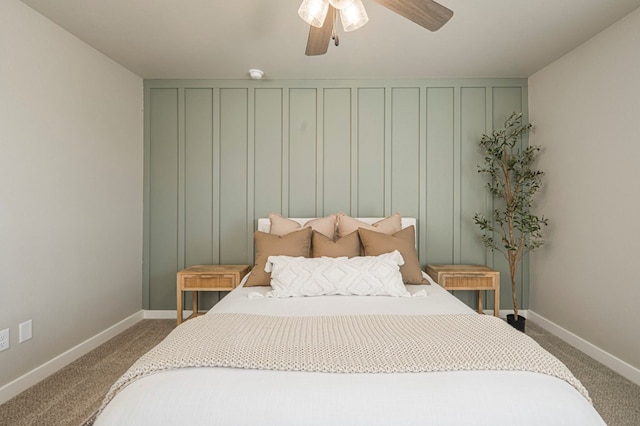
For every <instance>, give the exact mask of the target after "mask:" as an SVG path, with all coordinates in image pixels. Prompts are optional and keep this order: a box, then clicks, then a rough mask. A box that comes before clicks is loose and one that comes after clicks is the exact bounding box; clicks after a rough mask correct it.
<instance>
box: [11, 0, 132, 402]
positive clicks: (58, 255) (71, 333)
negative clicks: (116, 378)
mask: <svg viewBox="0 0 640 426" xmlns="http://www.w3.org/2000/svg"><path fill="white" fill-rule="evenodd" d="M142 103H143V91H142V79H140V78H139V77H137V76H136V75H134V74H132V73H131V72H129V71H127V70H126V69H124V68H123V67H121V66H120V65H118V64H116V63H115V62H113V61H112V60H110V59H109V58H107V57H105V56H104V55H102V54H101V53H99V52H97V51H96V50H95V49H93V48H91V47H89V46H88V45H86V44H85V43H83V42H81V41H79V40H78V39H77V38H75V37H74V36H72V35H71V34H69V33H68V32H66V31H64V30H63V29H61V28H60V27H58V26H57V25H55V24H54V23H52V22H51V21H49V20H47V19H46V18H44V17H42V16H41V15H39V14H38V13H36V12H35V11H33V10H32V9H30V8H29V7H27V6H26V5H24V4H23V3H21V2H19V1H17V0H2V1H0V330H1V329H5V328H9V329H10V332H11V339H10V342H11V347H10V349H9V350H6V351H3V352H0V390H2V387H3V385H6V384H7V383H9V382H11V381H12V380H14V379H16V378H17V377H19V376H21V375H23V374H25V373H27V372H29V371H30V370H32V369H34V368H35V367H37V366H40V365H41V364H43V363H45V362H47V361H49V360H51V359H53V358H54V357H56V356H58V355H60V354H61V353H63V352H65V351H67V350H69V349H70V348H73V347H74V346H76V345H78V344H80V343H81V342H84V341H85V340H87V339H89V338H90V337H93V336H95V335H97V334H98V333H100V332H103V331H104V330H106V329H108V328H109V327H111V326H113V325H114V324H116V323H118V322H119V321H122V320H123V319H125V318H127V317H130V316H131V315H133V314H135V313H138V312H139V311H140V309H141V282H142V277H141V270H142V268H141V261H142V203H143V194H142V188H143V185H142V176H143V157H142V156H143V135H142V133H143V119H142ZM29 319H31V320H33V338H32V339H31V340H29V341H27V342H24V343H22V344H20V343H18V324H19V323H21V322H23V321H26V320H29ZM0 402H2V401H0Z"/></svg>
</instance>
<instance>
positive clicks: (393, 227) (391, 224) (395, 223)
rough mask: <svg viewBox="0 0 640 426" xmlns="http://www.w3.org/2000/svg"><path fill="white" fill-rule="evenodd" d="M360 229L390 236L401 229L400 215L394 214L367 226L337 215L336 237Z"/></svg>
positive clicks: (343, 215) (346, 216)
mask: <svg viewBox="0 0 640 426" xmlns="http://www.w3.org/2000/svg"><path fill="white" fill-rule="evenodd" d="M360 228H364V229H369V230H371V231H376V232H382V233H383V234H388V235H392V234H395V233H396V232H398V231H400V230H401V229H402V217H401V216H400V213H394V214H392V215H391V216H388V217H385V218H384V219H381V220H379V221H377V222H376V223H374V224H372V225H369V224H368V223H366V222H363V221H361V220H358V219H354V218H352V217H351V216H348V215H346V214H344V213H342V212H340V213H338V237H343V236H345V235H349V234H350V233H352V232H355V231H357V230H358V229H360Z"/></svg>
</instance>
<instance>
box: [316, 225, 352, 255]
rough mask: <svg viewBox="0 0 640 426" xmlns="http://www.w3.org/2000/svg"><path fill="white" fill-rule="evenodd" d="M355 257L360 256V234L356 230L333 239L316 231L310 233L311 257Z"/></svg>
mask: <svg viewBox="0 0 640 426" xmlns="http://www.w3.org/2000/svg"><path fill="white" fill-rule="evenodd" d="M322 256H326V257H349V258H351V257H355V256H360V236H359V235H358V233H357V232H352V233H350V234H349V235H345V236H344V237H342V238H340V239H338V241H335V242H334V241H333V240H331V239H329V238H327V237H326V236H324V235H322V234H321V233H320V232H318V231H313V234H312V235H311V257H322Z"/></svg>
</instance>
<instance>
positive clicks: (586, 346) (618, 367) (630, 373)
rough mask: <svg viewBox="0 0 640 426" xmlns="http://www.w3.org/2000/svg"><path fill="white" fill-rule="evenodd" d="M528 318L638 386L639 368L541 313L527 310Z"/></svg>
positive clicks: (639, 384)
mask: <svg viewBox="0 0 640 426" xmlns="http://www.w3.org/2000/svg"><path fill="white" fill-rule="evenodd" d="M529 319H530V320H531V321H533V322H535V323H536V324H537V325H539V326H540V327H542V328H544V329H545V330H547V331H548V332H549V333H552V334H553V335H555V336H557V337H559V338H560V339H562V340H564V341H565V342H567V343H568V344H570V345H571V346H573V347H575V348H576V349H578V350H580V351H582V352H584V353H585V354H587V355H589V356H590V357H591V358H593V359H595V360H596V361H598V362H600V363H601V364H604V365H605V366H607V367H609V368H610V369H612V370H613V371H615V372H616V373H618V374H620V375H621V376H622V377H624V378H626V379H628V380H630V381H632V382H633V383H635V384H636V385H638V386H640V369H638V368H636V367H634V366H632V365H631V364H628V363H627V362H625V361H623V360H621V359H619V358H617V357H615V356H614V355H611V354H610V353H608V352H607V351H604V350H602V349H600V348H599V347H597V346H596V345H594V344H592V343H590V342H588V341H586V340H585V339H583V338H582V337H580V336H577V335H575V334H573V333H572V332H570V331H569V330H567V329H565V328H562V327H561V326H559V325H558V324H556V323H554V322H553V321H550V320H548V319H547V318H545V317H543V316H542V315H539V314H536V313H535V312H533V311H529Z"/></svg>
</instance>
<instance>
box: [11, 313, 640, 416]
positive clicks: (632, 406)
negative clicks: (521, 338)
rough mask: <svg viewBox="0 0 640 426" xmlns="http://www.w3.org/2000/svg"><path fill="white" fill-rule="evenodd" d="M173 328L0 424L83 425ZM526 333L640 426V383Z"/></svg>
mask: <svg viewBox="0 0 640 426" xmlns="http://www.w3.org/2000/svg"><path fill="white" fill-rule="evenodd" d="M174 327H175V321H174V320H143V321H141V322H139V323H138V324H136V325H134V326H132V327H131V328H129V329H127V330H125V331H124V332H122V333H121V334H119V335H118V336H116V337H114V338H113V339H111V340H110V341H108V342H107V343H105V344H104V345H102V346H100V347H98V348H97V349H95V350H93V351H92V352H90V353H88V354H87V355H85V356H83V357H81V358H79V359H78V360H77V361H75V362H73V363H72V364H70V365H69V366H67V367H65V368H63V369H62V370H60V371H59V372H57V373H56V374H54V375H52V376H51V377H49V378H47V379H45V380H43V381H42V382H40V383H38V384H37V385H35V386H33V387H32V388H30V389H27V390H26V391H25V392H23V393H21V394H20V395H18V396H16V397H15V398H13V399H11V400H10V401H8V402H7V403H5V404H3V405H0V425H2V426H27V425H29V426H33V425H37V426H47V425H55V426H58V425H60V426H66V425H68V426H79V425H81V424H82V423H83V422H84V421H85V420H86V419H88V418H90V417H91V415H92V414H93V413H94V412H95V411H96V410H97V409H98V407H99V406H100V403H101V402H102V398H103V397H104V395H105V394H106V393H107V391H108V390H109V388H110V387H111V384H112V383H113V382H115V381H116V379H117V378H118V377H120V375H121V374H123V373H124V372H125V371H126V370H127V368H128V367H129V366H130V365H131V364H132V363H133V362H134V361H135V360H136V359H138V358H139V357H140V356H141V355H142V354H144V353H145V352H146V351H147V350H149V349H150V348H151V347H153V346H154V345H156V344H157V343H158V342H159V341H160V340H162V339H163V338H164V336H166V335H167V334H168V333H169V332H170V331H171V330H172V329H173V328H174ZM527 334H529V335H530V336H531V337H533V338H534V339H536V340H537V341H538V342H539V343H540V344H541V345H542V346H543V347H544V348H545V349H547V350H548V351H549V352H551V353H553V354H554V355H556V356H557V357H558V358H559V359H560V360H561V361H563V362H564V363H565V364H566V365H567V366H568V367H569V369H570V370H571V371H572V372H573V373H574V375H575V376H576V377H577V378H578V379H579V380H580V381H581V382H582V384H583V385H584V386H585V387H586V388H587V390H588V391H589V393H590V395H591V397H592V399H593V401H594V405H595V407H596V409H597V410H598V412H600V414H601V415H602V417H603V418H604V420H605V421H606V422H607V424H608V425H610V426H638V425H640V386H636V385H635V384H633V383H631V382H630V381H628V380H626V379H624V378H622V377H621V376H619V375H618V374H616V373H614V372H613V371H611V370H610V369H608V368H606V367H604V366H603V365H602V364H599V363H598V362H596V361H594V360H593V359H591V358H589V357H588V356H586V355H584V354H583V353H582V352H580V351H578V350H577V349H575V348H573V347H572V346H570V345H568V344H566V343H564V342H563V341H562V340H560V339H558V338H556V337H555V336H553V335H551V334H549V333H547V332H546V331H544V330H543V329H542V328H540V327H538V326H536V325H535V324H532V323H531V322H529V323H527Z"/></svg>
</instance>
